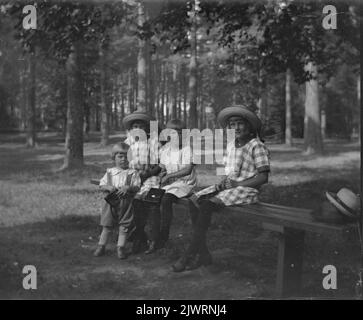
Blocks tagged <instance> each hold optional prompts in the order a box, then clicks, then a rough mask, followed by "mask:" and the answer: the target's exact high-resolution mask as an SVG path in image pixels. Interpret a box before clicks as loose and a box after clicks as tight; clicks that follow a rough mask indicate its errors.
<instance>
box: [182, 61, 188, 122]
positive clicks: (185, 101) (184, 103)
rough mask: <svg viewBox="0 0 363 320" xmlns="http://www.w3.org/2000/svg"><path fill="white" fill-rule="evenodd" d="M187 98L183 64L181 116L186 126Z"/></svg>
mask: <svg viewBox="0 0 363 320" xmlns="http://www.w3.org/2000/svg"><path fill="white" fill-rule="evenodd" d="M187 100H188V88H187V77H186V66H185V65H183V118H184V123H185V125H186V126H187V128H188V127H189V126H188V117H187Z"/></svg>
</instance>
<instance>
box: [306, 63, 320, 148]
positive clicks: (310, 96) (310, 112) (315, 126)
mask: <svg viewBox="0 0 363 320" xmlns="http://www.w3.org/2000/svg"><path fill="white" fill-rule="evenodd" d="M306 70H307V71H309V72H310V73H311V74H312V75H313V77H314V78H313V79H311V80H310V81H307V82H306V83H305V86H306V98H305V128H304V142H305V153H306V154H321V153H322V152H323V141H322V137H321V124H320V106H319V84H318V80H317V76H318V71H317V66H316V65H315V64H313V63H312V62H309V63H308V64H307V66H306Z"/></svg>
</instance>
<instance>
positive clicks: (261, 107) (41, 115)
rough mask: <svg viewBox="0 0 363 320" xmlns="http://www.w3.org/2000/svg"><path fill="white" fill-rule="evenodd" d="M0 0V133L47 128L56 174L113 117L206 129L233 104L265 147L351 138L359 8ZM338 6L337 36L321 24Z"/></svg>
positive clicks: (356, 127)
mask: <svg viewBox="0 0 363 320" xmlns="http://www.w3.org/2000/svg"><path fill="white" fill-rule="evenodd" d="M26 4H33V2H31V3H30V2H25V1H0V130H1V131H2V132H7V131H25V132H26V141H24V142H26V143H27V145H28V146H29V147H34V146H36V142H37V132H40V131H58V132H60V133H62V134H63V136H64V138H65V142H66V156H65V160H64V165H63V168H64V169H66V168H72V167H78V166H82V164H83V142H84V141H85V140H87V137H88V135H89V133H90V131H101V132H102V135H101V141H100V144H102V145H106V144H107V143H108V138H109V135H110V133H111V132H113V131H122V130H124V128H122V118H123V117H124V115H125V114H128V113H130V112H133V111H134V110H136V109H138V110H146V111H149V112H151V113H152V114H153V115H154V116H155V117H156V118H157V119H158V120H159V121H160V122H161V123H162V124H165V123H166V121H167V120H168V119H170V118H175V117H176V118H181V119H183V120H184V121H185V122H186V123H187V125H188V126H189V127H190V128H200V129H203V128H206V127H208V128H215V127H217V126H218V125H217V124H216V121H215V119H216V115H217V113H218V112H219V111H220V110H221V109H222V108H224V107H226V106H228V105H230V104H232V103H238V104H239V103H243V104H246V105H248V106H250V107H251V108H253V109H255V110H256V111H257V112H258V114H259V115H260V116H261V118H262V120H263V122H264V134H265V136H266V138H267V140H269V139H270V140H273V141H275V142H276V141H279V142H281V143H286V144H288V145H291V144H292V143H293V140H292V138H304V140H305V152H306V153H308V154H312V153H322V152H323V150H324V139H326V138H344V139H358V137H359V136H360V134H359V132H360V56H359V55H360V33H359V23H360V22H361V20H362V12H361V11H360V10H361V9H360V7H359V2H358V1H294V0H286V1H281V0H268V1H242V0H241V1H199V0H194V1H167V0H165V1H146V0H145V1H142V0H140V1H136V0H127V1H126V0H125V1H121V0H120V1H46V0H39V1H36V8H37V29H35V30H24V28H23V25H22V21H23V18H24V17H25V16H26V15H25V14H23V13H22V9H23V7H24V5H26ZM332 4H333V5H334V6H335V7H336V9H337V29H335V30H334V29H331V30H326V29H324V28H323V26H322V20H323V18H324V16H325V14H323V7H324V6H325V5H332Z"/></svg>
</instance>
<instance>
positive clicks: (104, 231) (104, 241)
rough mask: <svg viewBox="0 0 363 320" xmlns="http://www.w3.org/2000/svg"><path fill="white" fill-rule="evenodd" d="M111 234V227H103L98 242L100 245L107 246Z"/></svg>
mask: <svg viewBox="0 0 363 320" xmlns="http://www.w3.org/2000/svg"><path fill="white" fill-rule="evenodd" d="M110 234H111V229H110V228H108V227H103V228H102V232H101V235H100V240H99V241H98V244H99V245H100V246H105V245H106V244H107V241H108V238H109V236H110Z"/></svg>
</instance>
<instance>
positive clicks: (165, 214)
mask: <svg viewBox="0 0 363 320" xmlns="http://www.w3.org/2000/svg"><path fill="white" fill-rule="evenodd" d="M176 200H178V198H177V197H176V196H174V195H173V194H171V193H166V194H165V195H164V196H163V198H162V200H161V226H160V240H161V242H166V241H168V239H169V232H170V226H171V221H172V220H173V202H175V201H176Z"/></svg>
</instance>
